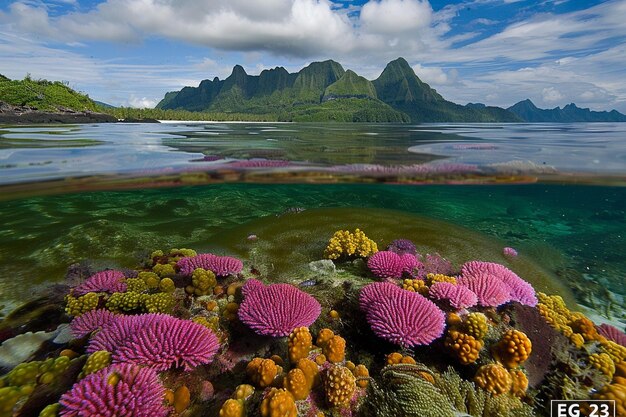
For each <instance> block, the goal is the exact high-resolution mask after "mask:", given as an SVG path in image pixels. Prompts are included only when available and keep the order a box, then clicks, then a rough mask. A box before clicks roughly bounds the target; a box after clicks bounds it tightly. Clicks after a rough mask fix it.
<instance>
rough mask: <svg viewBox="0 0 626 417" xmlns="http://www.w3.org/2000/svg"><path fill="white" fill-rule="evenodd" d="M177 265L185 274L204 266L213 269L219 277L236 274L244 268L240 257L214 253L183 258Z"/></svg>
mask: <svg viewBox="0 0 626 417" xmlns="http://www.w3.org/2000/svg"><path fill="white" fill-rule="evenodd" d="M176 266H177V267H178V269H179V271H180V273H181V274H183V275H191V274H193V271H194V270H196V269H197V268H202V269H206V270H209V271H212V272H213V273H215V275H217V276H218V277H224V276H227V275H236V274H238V273H240V272H241V270H242V269H243V263H242V262H241V261H240V260H239V259H237V258H233V257H231V256H217V255H214V254H212V253H201V254H199V255H196V256H188V257H185V258H181V259H180V260H179V261H178V263H177V264H176Z"/></svg>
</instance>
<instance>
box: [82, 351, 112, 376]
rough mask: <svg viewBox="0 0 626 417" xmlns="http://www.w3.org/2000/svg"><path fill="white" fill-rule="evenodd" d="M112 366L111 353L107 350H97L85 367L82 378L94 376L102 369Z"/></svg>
mask: <svg viewBox="0 0 626 417" xmlns="http://www.w3.org/2000/svg"><path fill="white" fill-rule="evenodd" d="M110 364H111V352H108V351H106V350H97V351H95V352H94V353H92V354H91V355H89V357H88V358H87V362H85V365H84V366H83V370H82V372H81V373H80V378H83V377H85V376H87V375H89V374H93V373H94V372H96V371H99V370H100V369H104V368H106V367H107V366H109V365H110Z"/></svg>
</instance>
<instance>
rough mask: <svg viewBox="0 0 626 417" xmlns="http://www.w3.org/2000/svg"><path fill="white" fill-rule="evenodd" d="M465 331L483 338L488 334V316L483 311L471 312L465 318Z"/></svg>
mask: <svg viewBox="0 0 626 417" xmlns="http://www.w3.org/2000/svg"><path fill="white" fill-rule="evenodd" d="M463 324H464V328H465V329H464V330H465V333H467V334H469V335H470V336H473V337H474V338H475V339H478V340H482V339H484V338H485V336H486V335H487V331H488V330H489V326H488V325H487V316H485V315H484V314H483V313H477V312H475V313H470V314H468V315H467V318H466V319H465V322H464V323H463Z"/></svg>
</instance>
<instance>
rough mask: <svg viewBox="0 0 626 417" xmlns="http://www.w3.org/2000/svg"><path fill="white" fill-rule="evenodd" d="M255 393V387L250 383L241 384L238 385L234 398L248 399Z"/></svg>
mask: <svg viewBox="0 0 626 417" xmlns="http://www.w3.org/2000/svg"><path fill="white" fill-rule="evenodd" d="M252 394H254V387H253V386H252V385H249V384H241V385H237V388H236V389H235V392H234V393H233V398H234V399H236V400H247V399H248V398H250V397H251V396H252Z"/></svg>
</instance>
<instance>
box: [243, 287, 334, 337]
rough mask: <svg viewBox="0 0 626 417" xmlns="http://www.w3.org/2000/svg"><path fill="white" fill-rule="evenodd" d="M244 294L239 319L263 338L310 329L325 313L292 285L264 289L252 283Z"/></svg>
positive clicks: (310, 297) (308, 296)
mask: <svg viewBox="0 0 626 417" xmlns="http://www.w3.org/2000/svg"><path fill="white" fill-rule="evenodd" d="M242 293H243V296H244V298H243V302H242V303H241V306H240V307H239V313H238V314H239V319H240V320H241V321H242V322H243V323H245V324H246V325H247V326H249V327H250V328H251V329H252V330H254V331H255V332H257V333H258V334H262V335H269V336H287V335H288V334H289V333H291V332H292V331H293V329H295V328H296V327H302V326H304V327H308V326H310V325H311V324H312V323H313V322H314V321H315V320H316V319H317V318H318V317H319V315H320V313H321V311H322V310H321V306H320V304H319V302H317V300H316V299H315V298H313V297H312V296H310V295H309V294H307V293H305V292H304V291H302V290H300V289H298V288H296V287H294V286H293V285H289V284H271V285H267V286H265V285H263V283H261V282H260V281H258V280H255V279H251V280H248V281H247V282H246V284H245V285H244V286H243V288H242Z"/></svg>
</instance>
